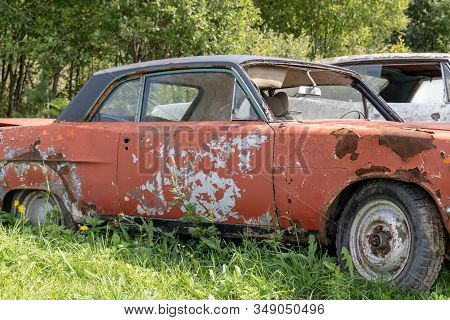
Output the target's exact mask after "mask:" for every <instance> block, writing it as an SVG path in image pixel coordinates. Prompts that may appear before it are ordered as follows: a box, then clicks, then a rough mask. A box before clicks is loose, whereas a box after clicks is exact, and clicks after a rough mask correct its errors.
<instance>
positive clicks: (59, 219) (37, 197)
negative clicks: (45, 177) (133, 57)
mask: <svg viewBox="0 0 450 320" xmlns="http://www.w3.org/2000/svg"><path fill="white" fill-rule="evenodd" d="M12 213H14V214H17V215H19V216H21V217H23V218H25V219H27V220H28V221H30V223H31V224H32V225H33V226H39V225H50V224H53V225H62V226H66V227H69V228H74V227H75V223H74V222H73V220H72V217H71V216H70V213H69V212H68V211H67V210H66V209H65V207H64V205H62V204H61V202H60V200H59V199H58V198H57V197H56V196H55V195H53V194H51V193H48V192H45V191H40V190H22V191H18V192H17V193H16V194H15V195H14V197H13V206H12Z"/></svg>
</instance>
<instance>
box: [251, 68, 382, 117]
mask: <svg viewBox="0 0 450 320" xmlns="http://www.w3.org/2000/svg"><path fill="white" fill-rule="evenodd" d="M247 72H248V74H249V76H250V78H251V80H252V82H253V83H254V84H255V86H257V88H258V89H259V90H260V92H261V95H262V97H263V98H264V100H265V102H266V104H267V106H268V107H269V109H270V110H271V112H272V114H273V115H274V116H275V118H276V119H279V120H297V121H303V120H319V119H372V120H378V119H379V120H384V119H385V118H384V117H383V116H382V115H381V114H380V113H379V111H378V110H377V109H376V108H375V107H374V106H373V105H371V104H370V102H369V99H367V97H366V96H365V94H363V93H362V92H361V91H359V90H358V89H357V86H355V84H354V78H353V77H352V76H351V75H349V74H346V73H342V72H338V71H336V70H329V69H324V68H313V67H294V66H283V65H277V66H274V65H254V66H250V67H248V68H247Z"/></svg>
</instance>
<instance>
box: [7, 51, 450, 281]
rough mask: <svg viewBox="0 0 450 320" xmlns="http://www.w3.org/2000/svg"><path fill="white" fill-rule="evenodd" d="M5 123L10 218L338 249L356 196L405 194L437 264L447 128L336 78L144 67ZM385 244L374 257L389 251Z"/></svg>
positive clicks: (316, 67)
mask: <svg viewBox="0 0 450 320" xmlns="http://www.w3.org/2000/svg"><path fill="white" fill-rule="evenodd" d="M292 91H294V93H293V94H291V93H292ZM289 92H291V93H289ZM305 92H306V93H305ZM287 93H289V95H288V94H287ZM344 96H345V98H344V99H340V98H341V97H344ZM357 99H359V100H357ZM345 105H348V109H345ZM317 106H319V107H320V108H321V109H320V110H321V111H320V112H317V110H319V109H317V108H318V107H317ZM291 107H292V108H291ZM355 108H356V109H355ZM357 108H360V109H357ZM336 110H338V111H339V112H337V111H336ZM371 114H374V115H376V116H377V117H378V118H379V117H380V116H381V117H384V118H385V119H384V120H373V121H372V120H369V119H364V118H370V116H371ZM299 115H300V116H299ZM301 115H304V116H303V118H302V117H301ZM361 117H364V118H361ZM340 118H345V119H340ZM347 118H350V119H347ZM359 118H360V119H359ZM50 122H51V121H50ZM0 123H2V126H3V127H2V128H1V131H0V145H1V149H0V150H1V151H0V161H1V167H0V199H1V204H2V208H3V209H4V210H12V211H14V207H15V206H17V205H18V204H21V203H24V204H26V205H27V210H29V212H30V213H29V214H28V215H29V217H30V219H31V220H32V222H34V223H43V222H45V216H44V213H43V211H45V210H46V208H47V207H46V204H45V203H47V205H48V203H49V202H51V206H52V207H53V206H56V207H58V209H60V210H62V211H64V212H65V213H66V218H67V217H69V218H68V219H67V220H65V221H66V224H68V223H67V221H71V224H72V225H74V224H76V223H80V224H81V223H83V222H84V220H85V219H86V217H89V216H98V217H102V218H107V219H114V218H117V217H118V216H122V215H123V214H125V215H127V216H130V217H140V218H148V219H152V221H153V222H154V223H158V224H159V225H161V226H174V227H178V228H181V229H182V228H184V226H185V225H186V224H188V223H190V221H189V219H186V218H191V217H192V216H199V217H202V218H204V219H205V221H209V222H213V223H215V224H216V225H217V226H218V227H219V229H220V230H222V232H224V233H226V234H235V235H236V234H239V233H241V232H244V233H247V234H251V235H255V236H258V235H264V234H268V233H270V231H273V230H280V229H281V230H285V231H286V232H287V233H290V234H297V235H299V237H300V238H306V236H308V235H309V234H315V235H316V236H317V239H319V241H320V242H321V243H322V244H330V243H334V241H335V238H336V233H338V234H339V226H340V219H342V217H341V215H342V212H346V211H348V210H349V209H346V205H347V204H348V203H350V202H351V201H350V200H351V199H353V197H354V196H355V195H356V194H357V193H358V192H360V190H362V189H364V188H365V187H367V186H370V185H371V184H373V183H380V182H387V183H400V184H401V185H399V186H398V188H399V189H402V190H403V189H404V188H403V186H404V187H405V188H407V190H409V189H408V188H412V189H411V190H416V191H414V192H418V193H421V194H423V195H426V196H425V197H426V198H427V199H426V201H427V204H428V205H429V206H433V208H432V209H430V210H431V211H433V212H434V213H432V214H434V216H433V217H434V218H433V219H435V220H433V221H434V224H433V225H435V228H437V229H436V230H437V231H436V230H435V231H436V232H437V233H439V234H440V235H439V236H438V238H439V239H438V240H436V241H437V242H438V243H440V244H441V245H440V247H439V248H440V249H439V250H435V254H436V255H437V256H436V259H437V260H439V259H441V258H443V252H442V250H441V249H442V248H441V247H442V246H443V244H442V243H443V242H442V241H444V240H443V239H444V238H443V233H442V232H443V230H444V228H442V226H443V225H445V228H446V230H447V232H448V230H450V219H449V208H450V184H449V176H450V169H449V168H450V166H449V165H450V132H449V127H448V126H443V125H441V126H438V125H436V124H426V125H412V124H405V123H403V122H402V120H401V118H400V117H398V115H396V113H395V112H393V111H392V110H391V109H390V108H389V107H388V105H387V104H386V103H385V102H384V101H383V100H381V99H379V98H378V97H377V95H376V94H375V93H374V92H373V91H372V90H371V89H370V88H369V87H368V86H367V85H366V84H365V83H364V82H363V81H362V80H361V78H360V77H359V76H358V75H357V74H356V73H354V72H351V71H348V70H345V69H342V68H339V67H334V66H327V65H321V64H314V63H308V62H302V61H296V60H287V59H282V58H268V57H255V56H209V57H193V58H178V59H167V60H159V61H152V62H145V63H139V64H134V65H129V66H124V67H117V68H113V69H108V70H104V71H100V72H98V73H96V74H94V75H93V77H92V78H91V79H90V80H89V81H88V82H87V83H86V84H85V86H84V87H83V88H82V89H81V90H80V92H79V93H78V95H77V96H76V97H75V98H74V100H73V101H72V102H71V103H70V105H69V106H68V107H67V108H66V110H65V111H64V112H63V113H62V114H61V115H60V117H59V118H58V119H57V120H56V121H54V122H51V123H49V121H48V120H38V119H36V120H27V121H23V122H21V120H17V119H2V120H1V121H0ZM403 184H404V185H403ZM405 190H406V189H405ZM411 192H412V191H411ZM42 194H48V195H50V199H51V201H48V200H47V202H45V201H44V202H43V201H42ZM39 199H40V200H39ZM424 201H425V200H424ZM405 206H406V205H405ZM377 208H378V207H377ZM377 210H378V209H377ZM386 210H387V209H386ZM405 210H406V209H405ZM406 211H407V210H406ZM406 211H405V212H406ZM436 217H437V218H436ZM66 218H65V219H66ZM400 220H402V219H397V220H396V221H397V222H393V223H394V224H395V223H400V222H399V221H400ZM402 223H403V222H402ZM405 223H406V222H405ZM342 228H343V229H346V228H345V227H342ZM386 228H390V226H387V227H386ZM395 228H396V229H395V230H393V231H392V232H394V233H395V234H397V233H399V232H397V231H398V230H400V231H401V230H403V229H402V228H404V227H403V226H402V225H400V224H398V225H396V226H395ZM408 228H410V227H408ZM411 228H412V227H411ZM235 230H238V231H235ZM377 230H378V229H377ZM380 230H381V229H380ZM396 230H397V231H396ZM408 230H409V229H408ZM411 230H412V229H411ZM439 230H440V231H439ZM438 231H439V232H438ZM377 232H378V231H376V232H375V231H374V232H372V234H371V237H372V238H373V239H372V238H371V239H372V240H371V241H372V242H373V243H377V242H378V241H379V240H380V239H381V240H382V241H384V240H386V239H387V238H386V234H387V233H382V234H380V233H379V232H378V233H377ZM383 232H384V231H383ZM411 232H412V231H411ZM341 233H342V230H341ZM302 236H305V237H302ZM380 237H381V238H380ZM408 239H409V238H408ZM386 241H387V240H386ZM396 241H397V240H396ZM408 241H409V240H408ZM411 241H412V240H411ZM408 243H409V242H408ZM408 248H409V247H408ZM338 249H339V247H338ZM366 249H367V248H366ZM366 249H364V248H363V249H361V250H366ZM403 249H404V248H403ZM403 249H402V248H400V249H399V250H400V251H401V250H403ZM395 250H397V249H395V248H393V252H394V251H395ZM408 250H409V249H408ZM400 251H399V252H400ZM408 252H409V251H408ZM353 254H354V255H358V253H353ZM375 258H376V257H375ZM355 259H356V257H355ZM376 259H378V258H376ZM440 261H441V260H440ZM377 263H378V262H377ZM396 263H397V262H396ZM441 264H442V261H441ZM438 265H439V268H440V264H439V263H438ZM394 267H395V268H397V266H394ZM438 271H439V270H438ZM361 274H363V275H364V276H367V277H368V278H373V277H371V276H370V275H366V274H364V272H361ZM433 277H435V276H434V274H433ZM427 281H428V282H429V279H428V280H427ZM433 281H434V279H433V280H432V281H431V283H432V282H433ZM428 282H427V284H426V285H425V287H429V286H430V285H431V284H429V283H428ZM407 285H408V286H410V287H414V288H419V285H418V284H417V283H416V282H414V284H411V285H410V284H409V283H408V284H407ZM420 288H422V287H420Z"/></svg>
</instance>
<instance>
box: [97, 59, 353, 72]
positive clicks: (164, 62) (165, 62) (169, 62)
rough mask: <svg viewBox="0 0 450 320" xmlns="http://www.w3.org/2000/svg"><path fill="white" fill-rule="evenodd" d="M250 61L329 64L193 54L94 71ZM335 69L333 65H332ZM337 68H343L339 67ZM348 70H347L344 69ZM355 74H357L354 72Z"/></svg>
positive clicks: (325, 66)
mask: <svg viewBox="0 0 450 320" xmlns="http://www.w3.org/2000/svg"><path fill="white" fill-rule="evenodd" d="M251 63H280V64H292V65H297V66H322V67H324V68H327V69H329V68H330V66H328V65H326V64H322V63H320V62H310V61H302V60H296V59H288V58H280V57H268V56H256V55H210V56H195V57H182V58H169V59H161V60H153V61H146V62H139V63H133V64H128V65H124V66H119V67H114V68H109V69H105V70H100V71H98V72H96V73H94V76H96V75H102V74H123V73H124V72H126V73H132V72H135V71H139V70H149V71H151V70H152V69H170V68H171V67H183V66H186V67H192V66H196V65H208V66H222V65H241V66H242V65H246V64H251ZM332 69H335V67H332ZM338 69H339V70H344V69H340V68H338ZM336 70H337V69H336ZM345 71H348V70H345ZM355 76H357V74H355Z"/></svg>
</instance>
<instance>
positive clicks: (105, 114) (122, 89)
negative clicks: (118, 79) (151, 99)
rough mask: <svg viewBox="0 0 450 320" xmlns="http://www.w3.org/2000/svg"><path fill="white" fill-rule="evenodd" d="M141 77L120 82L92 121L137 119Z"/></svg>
mask: <svg viewBox="0 0 450 320" xmlns="http://www.w3.org/2000/svg"><path fill="white" fill-rule="evenodd" d="M139 90H140V79H134V80H130V81H126V82H123V83H121V84H119V85H118V86H117V87H116V88H115V89H114V90H113V91H112V92H111V93H110V94H109V95H108V97H107V98H106V99H105V101H104V102H103V103H102V105H101V107H100V109H99V110H98V111H97V113H96V114H95V115H94V117H93V118H92V120H91V121H96V122H123V121H135V119H136V114H137V109H138V102H139Z"/></svg>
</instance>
